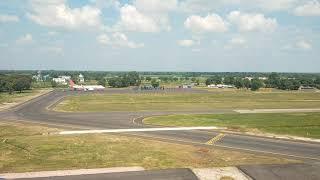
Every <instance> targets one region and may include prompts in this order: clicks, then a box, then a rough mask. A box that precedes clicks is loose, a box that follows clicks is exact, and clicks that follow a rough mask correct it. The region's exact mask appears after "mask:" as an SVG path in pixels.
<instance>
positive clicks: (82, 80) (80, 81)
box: [79, 74, 84, 83]
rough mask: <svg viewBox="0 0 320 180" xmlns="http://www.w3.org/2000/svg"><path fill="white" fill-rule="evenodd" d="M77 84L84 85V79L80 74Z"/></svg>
mask: <svg viewBox="0 0 320 180" xmlns="http://www.w3.org/2000/svg"><path fill="white" fill-rule="evenodd" d="M79 83H84V77H83V75H82V74H79Z"/></svg>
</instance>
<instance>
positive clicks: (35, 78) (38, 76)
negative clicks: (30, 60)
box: [32, 71, 42, 82]
mask: <svg viewBox="0 0 320 180" xmlns="http://www.w3.org/2000/svg"><path fill="white" fill-rule="evenodd" d="M32 79H34V80H36V81H38V82H39V81H42V76H41V71H38V74H37V75H34V76H32Z"/></svg>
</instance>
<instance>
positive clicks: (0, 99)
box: [0, 89, 49, 105]
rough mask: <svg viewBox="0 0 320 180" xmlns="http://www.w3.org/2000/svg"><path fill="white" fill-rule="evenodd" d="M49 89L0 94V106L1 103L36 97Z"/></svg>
mask: <svg viewBox="0 0 320 180" xmlns="http://www.w3.org/2000/svg"><path fill="white" fill-rule="evenodd" d="M48 90H49V89H34V90H25V91H23V92H21V93H19V92H14V93H13V94H9V93H7V92H1V93H0V105H1V104H3V103H15V102H19V101H23V100H25V99H28V98H30V97H33V96H35V95H38V94H40V93H43V92H47V91H48Z"/></svg>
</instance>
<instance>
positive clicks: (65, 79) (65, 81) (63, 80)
mask: <svg viewBox="0 0 320 180" xmlns="http://www.w3.org/2000/svg"><path fill="white" fill-rule="evenodd" d="M70 79H71V77H70V76H59V77H58V78H52V81H54V82H56V83H58V84H63V85H67V84H68V81H69V80H70Z"/></svg>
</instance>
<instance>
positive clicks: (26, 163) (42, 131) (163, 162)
mask: <svg viewBox="0 0 320 180" xmlns="http://www.w3.org/2000/svg"><path fill="white" fill-rule="evenodd" d="M55 131H57V129H49V128H45V127H39V126H36V125H30V124H16V123H15V124H8V123H5V122H1V121H0V173H6V172H28V171H42V170H62V169H78V168H100V167H121V166H142V167H144V168H147V169H162V168H179V167H217V166H219V167H220V166H233V165H239V164H269V163H272V164H276V163H289V162H297V161H293V160H287V159H282V158H277V157H267V156H260V155H253V154H249V153H242V152H236V151H230V150H222V149H218V148H205V147H195V146H189V145H178V144H172V143H165V142H160V141H154V140H146V139H140V138H135V137H126V136H119V135H109V134H100V135H81V136H61V135H53V134H51V135H50V134H48V132H55Z"/></svg>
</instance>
